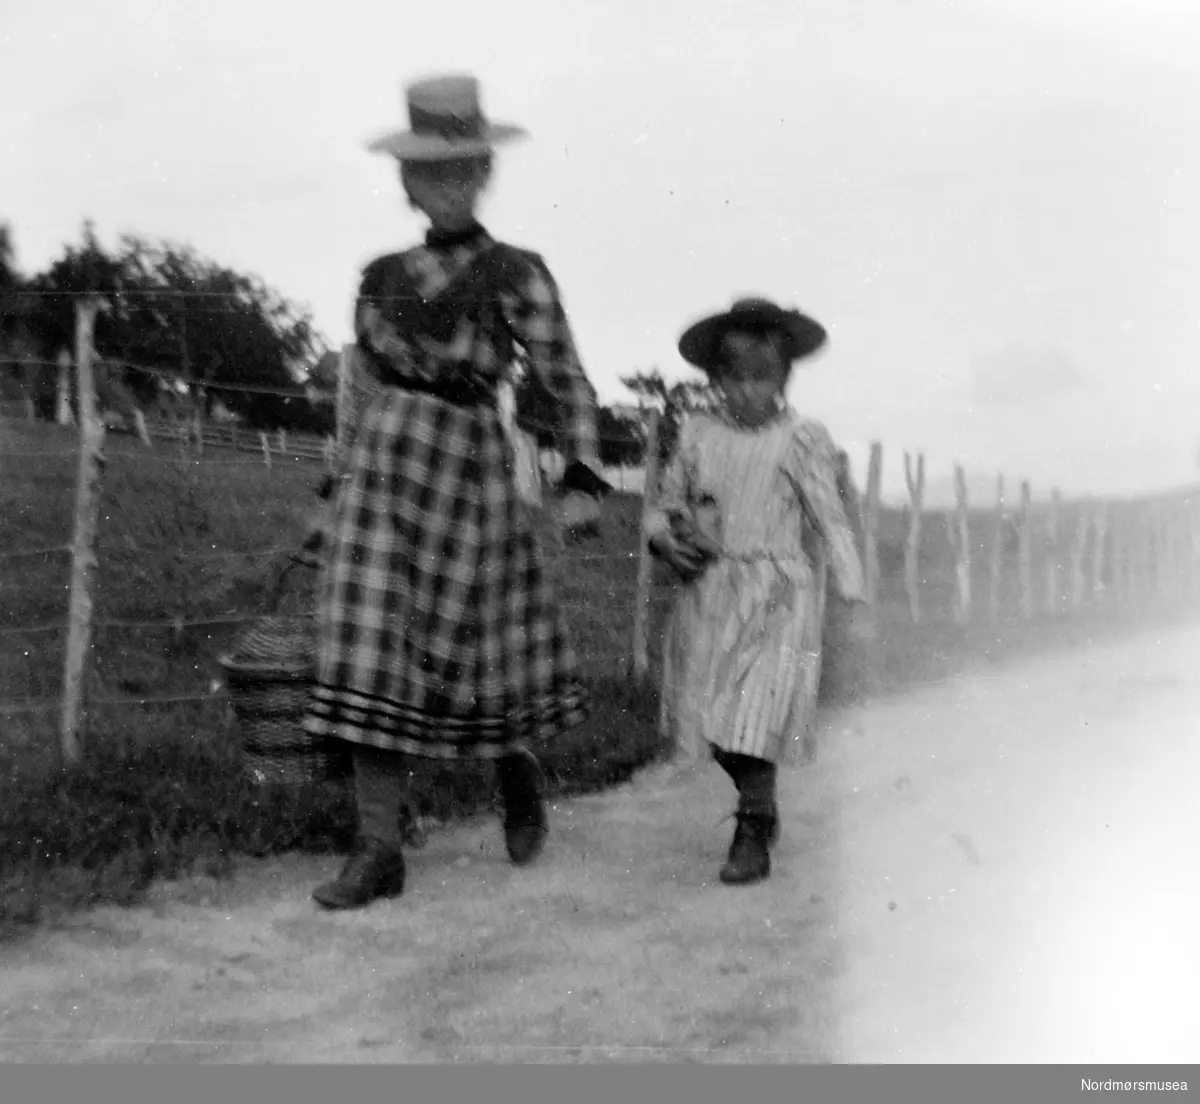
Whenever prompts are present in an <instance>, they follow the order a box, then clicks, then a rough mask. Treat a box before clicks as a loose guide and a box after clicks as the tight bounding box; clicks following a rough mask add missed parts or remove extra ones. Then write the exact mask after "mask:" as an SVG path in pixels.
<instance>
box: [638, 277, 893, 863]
mask: <svg viewBox="0 0 1200 1104" xmlns="http://www.w3.org/2000/svg"><path fill="white" fill-rule="evenodd" d="M824 344H825V331H824V329H823V328H822V327H821V326H820V325H819V324H818V323H816V322H814V321H813V320H812V319H810V318H807V317H805V316H804V315H802V314H800V313H798V312H796V311H785V310H782V309H781V308H779V307H778V306H776V305H775V304H773V303H770V302H768V301H766V300H758V299H753V300H742V301H740V302H738V303H735V304H734V306H733V309H732V310H730V311H729V312H727V313H724V314H721V315H717V316H714V317H711V318H706V319H704V320H703V321H701V322H698V323H697V324H696V325H694V326H692V327H691V328H690V329H689V330H688V331H687V332H686V333H685V334H684V335H683V337H682V338H681V339H680V342H679V350H680V353H681V354H682V355H683V357H684V359H685V360H687V361H688V362H689V363H691V364H693V365H695V366H696V367H698V368H700V369H702V370H703V371H704V372H706V373H707V374H708V375H709V377H710V380H711V381H712V384H713V387H714V390H715V392H716V394H717V395H718V396H719V398H720V399H721V403H720V406H719V409H718V410H717V411H716V412H714V413H700V414H693V415H691V416H690V417H689V418H688V419H687V420H686V421H685V422H684V424H683V425H682V427H681V429H680V437H679V443H678V446H677V448H676V451H675V455H674V457H673V459H672V461H671V463H670V465H669V466H668V468H667V470H666V471H665V473H664V476H663V482H662V486H661V488H660V492H659V497H658V502H657V504H656V509H655V510H654V512H653V514H652V518H651V523H650V533H649V536H650V547H651V550H652V551H653V552H654V554H655V555H656V556H658V557H659V558H660V559H661V560H663V561H665V562H666V563H667V564H669V565H670V566H671V567H672V568H673V570H674V571H675V573H676V574H677V575H678V576H679V577H680V578H681V579H682V580H683V581H684V582H685V584H686V586H685V588H684V589H683V591H682V593H681V595H680V597H679V599H678V601H677V603H676V606H675V608H674V611H673V613H672V616H671V621H670V624H669V626H668V631H667V641H666V649H665V653H666V662H665V669H664V676H663V682H664V686H663V691H664V693H663V697H664V701H663V709H664V718H665V720H666V722H667V725H668V728H669V729H670V730H673V735H674V736H675V739H676V740H677V741H678V742H680V743H682V744H684V745H685V746H686V745H687V744H691V745H692V746H696V745H697V744H698V743H699V742H701V741H703V742H706V743H707V744H708V745H709V747H710V749H711V753H712V756H713V758H715V759H716V761H717V763H718V764H719V765H720V766H721V767H722V768H723V769H724V770H725V771H726V772H727V773H728V774H729V776H730V778H731V779H732V780H733V783H734V785H735V786H736V788H737V791H738V795H739V802H738V808H737V828H736V831H735V833H734V838H733V843H732V846H731V847H730V851H729V856H728V860H727V862H726V863H725V866H724V867H723V868H722V870H721V872H720V877H721V880H722V881H723V882H725V883H727V884H734V885H740V884H749V883H752V882H757V881H761V880H762V879H764V878H766V877H767V876H768V875H769V874H770V857H769V847H770V846H771V844H773V843H774V842H775V840H776V838H777V836H778V828H779V813H778V808H777V804H776V798H775V787H776V771H777V764H779V763H780V762H781V761H786V760H787V759H788V758H789V757H790V754H791V749H792V748H793V747H794V745H795V743H796V742H797V741H799V740H802V739H804V738H805V736H806V735H807V734H808V732H809V729H810V727H811V725H812V724H813V721H814V715H815V709H816V697H817V688H818V684H819V682H820V671H821V651H820V648H821V644H820V640H821V623H822V619H823V611H824V602H823V600H822V599H823V595H824V575H825V568H826V567H828V569H829V570H830V572H831V574H832V579H833V582H834V585H835V586H836V588H837V591H838V593H839V594H840V595H841V596H842V597H843V598H844V599H846V600H847V601H850V602H852V603H854V605H853V606H852V612H851V614H850V617H849V621H848V625H847V634H848V637H849V639H850V640H851V641H852V642H855V643H862V642H865V641H866V640H867V639H869V637H870V635H871V630H870V624H869V619H868V618H867V616H866V613H865V610H866V607H865V605H864V604H863V601H862V600H863V597H864V591H863V579H862V569H861V566H860V562H859V556H858V551H857V548H856V546H855V540H854V534H853V531H852V529H851V527H850V523H849V521H848V520H847V517H846V514H845V511H844V509H843V506H842V502H841V498H840V496H839V493H838V482H837V481H838V463H837V456H838V454H837V450H836V448H835V446H834V443H833V441H832V439H831V438H830V436H829V433H828V431H827V430H826V429H825V427H824V426H823V425H822V424H821V423H820V422H817V421H814V420H812V419H808V418H802V417H801V416H800V415H799V414H798V413H796V411H794V410H793V409H792V408H791V407H789V406H788V405H787V403H786V401H785V399H784V390H785V388H786V385H787V382H788V379H789V377H790V374H791V371H792V368H793V366H794V364H795V363H796V362H797V361H800V360H802V359H804V358H806V357H809V356H811V355H812V354H813V353H815V352H816V351H817V350H818V349H819V348H821V346H822V345H824Z"/></svg>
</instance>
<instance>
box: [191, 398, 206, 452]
mask: <svg viewBox="0 0 1200 1104" xmlns="http://www.w3.org/2000/svg"><path fill="white" fill-rule="evenodd" d="M205 402H206V395H205V390H204V388H203V387H201V386H198V387H197V388H196V395H195V398H194V399H193V403H192V435H193V437H194V438H195V448H196V455H197V456H203V455H204V405H205Z"/></svg>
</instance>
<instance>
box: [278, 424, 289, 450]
mask: <svg viewBox="0 0 1200 1104" xmlns="http://www.w3.org/2000/svg"><path fill="white" fill-rule="evenodd" d="M286 452H287V430H286V429H281V430H280V431H279V455H280V456H283V455H284V454H285V453H286Z"/></svg>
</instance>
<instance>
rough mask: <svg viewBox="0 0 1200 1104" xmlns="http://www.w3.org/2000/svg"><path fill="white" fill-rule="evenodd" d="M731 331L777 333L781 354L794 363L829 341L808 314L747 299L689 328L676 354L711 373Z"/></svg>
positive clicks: (766, 301)
mask: <svg viewBox="0 0 1200 1104" xmlns="http://www.w3.org/2000/svg"><path fill="white" fill-rule="evenodd" d="M734 331H738V332H750V333H772V332H774V333H778V334H779V335H780V336H781V337H783V339H784V355H785V356H786V357H787V359H788V361H789V362H793V363H794V362H795V361H797V360H803V359H804V358H805V357H810V356H812V355H813V354H814V353H815V352H817V350H818V349H820V348H821V347H822V346H824V345H825V343H826V341H827V340H828V335H827V334H826V332H825V327H824V326H822V325H821V324H820V323H819V322H817V321H816V320H815V319H812V318H809V317H808V315H806V314H801V313H800V311H797V310H785V309H784V308H783V307H780V306H778V305H777V304H775V303H772V302H771V301H770V300H769V299H757V298H747V299H739V300H737V301H736V302H735V303H734V304H733V306H732V307H730V308H729V310H727V311H723V312H722V313H720V314H714V315H710V316H709V317H707V318H702V319H701V320H700V321H699V322H696V323H694V324H693V325H691V326H689V327H688V328H687V329H686V330H685V331H684V334H683V336H682V337H681V338H680V339H679V354H680V356H682V357H683V359H684V360H686V361H687V362H688V363H689V364H694V365H695V366H696V367H697V368H700V369H702V370H703V371H705V372H712V371H714V370H715V369H717V368H719V367H720V366H721V363H722V357H721V343H722V341H723V340H724V338H725V335H726V334H728V333H731V332H734Z"/></svg>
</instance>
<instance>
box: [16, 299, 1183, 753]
mask: <svg viewBox="0 0 1200 1104" xmlns="http://www.w3.org/2000/svg"><path fill="white" fill-rule="evenodd" d="M81 319H83V314H82V307H81ZM80 325H81V331H82V337H81V340H80V342H79V345H78V348H79V349H80V350H81V351H82V353H83V356H82V358H81V361H80V363H77V364H76V365H75V371H76V373H77V376H78V380H79V385H78V391H79V394H80V401H79V403H78V409H79V410H81V411H82V416H81V417H80V418H79V419H78V421H79V425H78V428H77V430H76V431H75V432H70V433H66V432H63V433H55V434H50V435H49V436H47V435H46V434H45V433H44V431H43V428H42V426H43V425H44V423H43V424H39V425H29V424H27V423H25V422H24V421H23V416H24V411H23V408H22V409H21V410H19V411H17V416H16V420H13V421H10V422H8V423H6V424H7V426H8V430H9V431H8V432H5V433H3V435H0V463H2V464H3V465H4V469H3V470H4V471H5V472H6V473H7V474H6V476H5V479H6V481H7V487H0V494H5V495H7V496H9V501H10V502H11V503H13V504H17V505H20V506H21V507H22V510H21V511H19V512H17V513H15V514H14V515H13V516H16V517H23V518H28V517H36V519H37V522H36V524H19V525H17V526H13V527H9V529H8V530H7V531H6V532H5V533H0V593H2V594H3V595H4V596H5V597H4V598H3V600H0V669H3V670H6V671H8V672H9V673H8V674H7V675H0V718H3V719H4V721H5V723H6V724H7V723H9V722H10V721H11V719H13V718H18V717H34V716H36V717H41V718H43V719H46V718H48V719H49V720H51V721H52V720H54V718H55V717H56V716H57V718H58V720H59V722H60V723H59V730H60V734H61V737H62V749H63V755H64V756H65V757H66V758H68V759H70V758H72V757H77V756H78V752H79V746H80V741H81V740H82V736H83V733H84V722H85V720H90V719H92V718H95V717H99V716H103V715H105V714H117V715H120V714H122V713H124V714H128V713H130V712H139V713H140V712H144V711H145V710H148V709H161V710H170V709H172V708H176V707H181V706H184V705H193V706H194V705H196V704H198V703H199V704H206V705H207V704H213V705H215V706H221V703H222V702H223V701H224V698H223V692H222V688H221V686H220V684H219V681H218V680H216V679H215V678H214V672H213V668H212V665H211V664H210V663H206V662H202V661H201V660H202V659H203V657H202V656H201V655H200V653H199V652H197V651H196V650H195V649H193V650H191V651H188V650H187V649H186V648H180V649H179V650H178V653H177V655H176V656H175V659H172V658H171V655H172V653H171V652H170V647H169V646H168V647H166V648H165V649H164V646H161V645H156V646H149V645H146V643H145V641H144V640H142V639H140V636H144V635H145V634H159V635H162V636H165V638H166V639H167V640H168V642H171V641H174V642H176V643H178V642H179V641H183V640H194V639H196V638H197V637H199V638H201V639H202V640H203V641H204V642H205V643H206V644H208V645H211V644H212V643H213V641H214V640H216V641H219V640H221V639H226V638H227V637H228V634H229V633H230V632H232V631H236V630H237V629H239V628H240V627H244V626H247V625H249V624H252V623H254V622H256V621H258V620H259V618H260V617H261V616H262V611H261V610H260V609H255V608H252V603H248V602H245V601H241V600H235V598H234V597H233V591H234V590H235V589H236V585H238V584H239V583H240V582H243V581H245V577H249V578H250V579H251V580H252V581H253V580H254V579H258V581H259V582H261V576H262V575H263V573H264V572H265V571H266V565H269V564H275V563H278V562H280V561H282V560H283V559H286V557H288V556H289V555H290V554H291V553H293V552H294V551H295V550H296V548H297V545H298V540H294V541H289V540H287V539H286V533H287V532H288V531H295V532H296V534H297V537H299V535H300V530H301V529H302V528H303V521H302V520H298V519H302V518H303V516H304V515H307V514H315V511H316V508H317V504H316V501H315V496H313V494H312V491H313V483H314V473H313V471H312V469H311V467H309V466H306V465H305V464H304V463H300V464H298V465H296V466H294V467H289V468H288V469H287V473H288V474H286V475H278V474H275V475H273V476H271V477H270V478H268V477H267V475H266V469H265V468H264V465H263V464H261V463H259V462H250V461H246V460H237V459H224V460H223V459H217V458H214V457H213V456H212V455H211V454H210V451H209V450H210V449H213V450H215V449H217V448H219V447H220V446H218V444H217V443H216V442H217V441H218V440H225V441H228V442H230V444H229V445H228V446H227V447H228V448H230V449H233V450H236V449H237V447H238V446H237V441H238V437H237V430H236V429H234V430H230V429H228V428H225V427H219V428H218V427H214V428H213V429H212V430H211V433H212V436H211V437H209V438H206V439H203V440H202V441H201V445H200V448H198V449H196V448H192V449H190V450H189V448H188V447H187V446H188V442H189V440H190V438H189V437H188V434H187V427H185V426H178V425H174V426H167V427H165V428H164V431H163V435H162V436H160V437H158V438H155V439H157V440H165V441H173V442H175V443H178V444H179V445H180V448H179V449H178V450H177V451H176V452H175V453H174V454H172V453H171V452H167V451H158V450H156V449H154V448H152V447H151V448H147V447H145V445H144V441H143V442H141V443H139V441H137V440H136V439H126V440H124V441H122V442H118V441H117V440H116V439H115V438H114V437H113V436H109V437H107V438H106V437H105V435H104V433H103V429H102V428H101V427H98V426H97V424H96V418H95V414H94V399H91V398H89V396H90V395H93V394H94V388H93V386H92V384H91V382H90V379H89V371H90V365H89V364H88V363H87V357H88V353H89V348H90V347H89V341H88V330H87V323H86V319H84V320H82V321H81V323H80ZM12 405H13V404H9V406H10V407H11V406H12ZM5 409H6V408H4V407H0V414H3V413H4V412H5ZM145 428H146V429H147V430H149V428H150V427H149V425H147V426H146V427H145ZM166 430H170V435H168V434H167V432H166ZM222 435H224V436H222ZM264 436H265V435H264ZM51 437H53V440H51V439H50V438H51ZM298 440H300V438H298V437H297V436H296V435H285V437H284V438H282V439H281V438H279V437H278V436H276V437H275V439H274V440H273V441H271V440H270V439H268V440H267V445H268V448H267V455H268V458H270V457H272V456H273V457H274V459H275V460H276V461H278V460H279V459H282V458H284V457H285V456H290V457H292V458H294V459H297V460H301V461H305V460H314V461H315V460H321V461H324V462H326V463H328V462H330V461H331V458H332V456H333V453H334V450H335V447H336V441H334V442H333V443H330V442H328V441H321V442H320V446H319V452H318V449H317V446H316V445H315V444H314V443H313V441H312V440H311V439H310V440H309V441H308V442H306V444H307V446H308V447H307V449H299V450H298V449H297V442H298ZM318 440H319V439H318ZM193 444H194V442H193ZM262 445H263V441H262V440H261V439H260V441H259V446H260V447H261V446H262ZM270 446H274V449H273V451H272V448H271V447H270ZM648 454H649V455H651V456H652V455H653V454H654V449H653V448H650V449H649V450H648ZM883 460H884V456H883V449H882V446H881V445H879V444H874V445H872V446H871V451H870V457H869V463H868V465H867V471H868V475H867V481H866V486H865V488H864V491H863V493H862V494H861V495H859V494H858V492H857V491H856V490H855V489H854V488H853V486H852V485H847V487H846V494H845V502H846V504H847V507H848V510H849V512H850V514H851V516H852V521H853V523H854V527H855V530H856V532H857V534H858V537H859V541H860V552H861V555H862V559H863V565H864V569H865V576H866V585H867V592H868V598H869V600H870V602H871V604H872V605H873V606H874V608H875V609H876V611H877V612H878V611H879V610H880V607H881V605H887V604H888V603H891V605H892V606H895V607H896V608H897V609H899V610H901V616H903V618H905V619H906V621H907V622H908V623H911V624H913V625H920V624H929V623H931V622H932V623H938V622H952V623H955V624H957V625H959V626H969V625H971V624H985V625H990V626H993V627H995V628H996V629H997V631H999V630H1000V627H1001V625H1002V623H1004V622H1005V619H1006V618H1007V617H1009V616H1010V615H1011V612H1012V611H1014V610H1015V611H1016V614H1017V617H1018V619H1019V620H1024V621H1034V620H1037V619H1039V618H1064V617H1065V618H1071V617H1074V616H1082V615H1084V614H1089V613H1092V612H1095V611H1097V610H1111V611H1120V610H1126V609H1131V608H1135V607H1138V606H1139V605H1146V604H1148V603H1151V602H1159V603H1167V604H1172V603H1173V604H1181V603H1192V602H1196V601H1200V495H1197V494H1196V493H1194V492H1191V491H1184V492H1180V493H1176V494H1172V495H1165V494H1164V495H1158V496H1151V497H1142V498H1138V499H1128V500H1121V501H1118V500H1112V501H1105V502H1096V501H1077V502H1064V501H1062V500H1061V498H1060V496H1058V495H1057V494H1056V493H1054V492H1051V493H1050V494H1049V495H1048V496H1047V497H1046V498H1044V499H1043V500H1041V501H1037V502H1035V501H1034V498H1033V494H1032V490H1031V488H1030V486H1029V484H1028V482H1019V483H1018V484H1017V485H1016V488H1015V489H1016V494H1015V495H1010V494H1008V493H1007V491H1008V490H1009V488H1008V487H1006V485H1005V482H1004V480H1003V479H998V480H997V493H996V497H995V500H994V502H992V503H984V504H979V503H970V502H968V500H967V493H966V487H967V480H966V476H965V473H964V472H963V470H962V469H961V468H956V469H955V477H956V480H955V481H956V487H957V491H958V497H957V503H956V505H955V507H953V508H952V509H949V510H929V509H927V508H926V506H925V503H924V490H925V458H924V456H918V457H916V458H915V462H914V458H913V457H910V456H909V455H908V454H904V456H903V463H904V469H905V476H906V483H907V487H908V492H909V501H908V504H907V507H906V508H905V509H904V510H903V511H896V510H890V511H889V510H887V509H885V508H884V507H883V506H882V504H881V502H880V485H881V478H882V466H883ZM52 461H61V462H63V464H64V466H63V467H61V468H60V467H59V466H58V465H57V464H54V463H51V462H52ZM66 461H70V462H71V463H72V464H74V465H75V466H76V470H75V471H74V472H72V471H71V469H70V468H69V467H67V466H65V462H66ZM268 462H270V460H268ZM280 470H283V469H282V468H281V469H280ZM35 477H36V478H35ZM610 481H611V480H610ZM653 481H654V477H653V471H651V473H650V475H649V482H650V485H651V488H653ZM1010 486H1011V485H1010ZM638 489H639V490H640V489H641V488H640V487H639V488H638ZM72 493H74V496H75V502H74V512H73V513H72V514H69V513H68V512H67V511H66V509H65V505H66V499H68V498H69V497H70V496H71V494H72ZM55 495H57V498H56V497H55ZM644 508H645V503H644V502H643V501H639V500H638V498H637V497H634V498H630V499H628V500H626V501H624V502H621V503H618V504H617V505H615V506H613V507H612V508H610V509H607V510H606V514H607V516H606V519H605V523H604V526H603V527H602V530H603V536H602V538H600V540H599V543H596V542H593V543H590V544H589V543H581V544H578V545H563V546H562V547H561V548H559V549H558V551H557V554H555V555H552V556H551V557H550V559H551V561H552V570H553V572H554V575H555V579H556V582H557V583H558V586H559V591H560V602H561V604H562V605H563V607H564V608H565V610H566V611H567V613H568V615H569V619H570V621H571V624H572V629H573V633H574V635H575V636H576V639H577V648H578V650H579V652H580V653H581V658H582V659H583V661H584V663H585V665H586V666H587V667H588V669H589V670H598V669H602V668H608V669H610V670H621V669H624V668H626V667H627V666H629V665H630V664H631V662H632V665H633V666H634V667H640V670H641V671H642V673H644V672H645V670H646V667H647V664H648V662H649V657H648V643H647V642H648V638H649V636H650V635H651V633H650V629H649V625H650V622H651V620H652V617H653V616H654V613H653V610H652V607H653V608H654V609H658V610H660V611H661V609H662V608H664V607H665V603H666V601H667V600H668V599H669V597H670V592H669V590H667V589H665V588H658V589H656V588H655V587H654V586H652V584H651V580H650V575H649V570H648V563H649V561H648V553H647V549H646V545H645V540H644V533H643V529H642V525H643V520H644ZM43 515H47V516H43ZM49 515H53V516H49ZM214 529H217V530H220V532H219V533H217V534H215V535H214V533H213V530H214ZM281 538H284V539H281ZM9 541H11V542H12V543H11V545H9V543H8V542H9ZM248 585H249V584H248ZM64 598H66V599H68V603H67V604H68V606H69V608H68V609H66V610H64V609H63V608H62V606H63V599H64ZM222 632H223V633H224V634H225V636H224V637H222V636H221V635H220V634H221V633H222ZM139 634H140V636H139ZM130 640H133V643H132V644H130V643H129V641H130ZM114 641H117V643H114ZM121 641H124V643H121ZM101 645H103V646H101ZM210 653H211V648H210ZM164 656H165V657H166V658H164ZM139 664H140V665H141V666H143V667H144V666H146V664H149V665H150V666H151V667H155V665H156V664H157V667H155V672H156V673H153V672H152V676H145V677H141V679H140V683H139V677H138V676H137V672H136V671H134V672H133V673H132V674H131V672H130V668H137V667H138V666H139ZM165 668H171V671H169V672H168V675H167V676H165V677H164V676H163V670H164V669H165ZM146 687H150V688H149V689H147V688H146ZM3 728H4V726H3V725H0V732H2V731H3Z"/></svg>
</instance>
